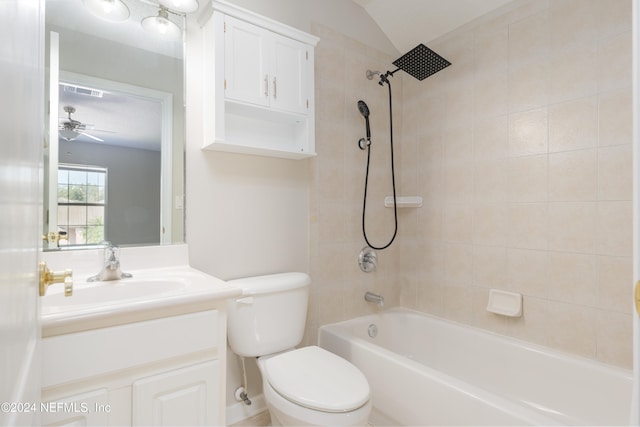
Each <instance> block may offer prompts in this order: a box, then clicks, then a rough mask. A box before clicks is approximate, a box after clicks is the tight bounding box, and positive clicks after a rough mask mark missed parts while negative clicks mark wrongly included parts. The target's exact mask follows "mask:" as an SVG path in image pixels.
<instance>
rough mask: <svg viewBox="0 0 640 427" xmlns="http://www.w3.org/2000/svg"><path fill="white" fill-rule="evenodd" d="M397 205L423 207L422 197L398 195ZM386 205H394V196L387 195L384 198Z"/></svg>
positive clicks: (390, 206)
mask: <svg viewBox="0 0 640 427" xmlns="http://www.w3.org/2000/svg"><path fill="white" fill-rule="evenodd" d="M396 205H397V206H398V208H421V207H422V197H421V196H396ZM384 206H385V207H386V208H392V207H393V196H387V197H385V198H384Z"/></svg>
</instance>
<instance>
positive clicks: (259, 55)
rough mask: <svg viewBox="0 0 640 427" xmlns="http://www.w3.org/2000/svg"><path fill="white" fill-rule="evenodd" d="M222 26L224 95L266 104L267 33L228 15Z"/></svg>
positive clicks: (267, 70)
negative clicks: (223, 40)
mask: <svg viewBox="0 0 640 427" xmlns="http://www.w3.org/2000/svg"><path fill="white" fill-rule="evenodd" d="M224 27H225V28H224V34H225V36H224V37H225V43H224V59H225V69H224V75H225V97H226V98H227V99H234V100H237V101H244V102H249V103H252V104H257V105H264V106H267V105H269V67H268V59H267V54H268V47H267V45H268V42H269V40H268V39H269V32H268V31H266V30H264V29H262V28H260V27H257V26H255V25H252V24H248V23H246V22H244V21H240V20H237V19H235V18H232V17H230V16H226V17H225V23H224Z"/></svg>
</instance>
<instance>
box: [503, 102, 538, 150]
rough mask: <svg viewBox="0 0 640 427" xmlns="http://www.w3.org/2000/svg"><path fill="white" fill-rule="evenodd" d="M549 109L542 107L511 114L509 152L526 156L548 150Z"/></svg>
mask: <svg viewBox="0 0 640 427" xmlns="http://www.w3.org/2000/svg"><path fill="white" fill-rule="evenodd" d="M547 135H548V132H547V109H546V108H540V109H535V110H531V111H525V112H522V113H514V114H511V115H510V116H509V154H510V155H512V156H525V155H529V154H542V153H546V152H547V147H548V138H547Z"/></svg>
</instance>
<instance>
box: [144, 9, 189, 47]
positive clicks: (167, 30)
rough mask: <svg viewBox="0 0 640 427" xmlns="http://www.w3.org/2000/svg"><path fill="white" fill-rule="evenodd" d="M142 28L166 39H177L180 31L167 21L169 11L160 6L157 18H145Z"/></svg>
mask: <svg viewBox="0 0 640 427" xmlns="http://www.w3.org/2000/svg"><path fill="white" fill-rule="evenodd" d="M142 28H144V29H145V31H148V32H150V33H153V34H155V35H156V36H159V37H162V38H167V39H179V38H180V37H181V36H182V31H181V30H180V27H178V26H177V25H176V24H175V23H174V22H172V21H171V20H170V19H169V10H168V9H167V8H166V7H164V6H162V5H161V6H160V9H159V10H158V15H157V16H147V17H146V18H144V19H143V20H142Z"/></svg>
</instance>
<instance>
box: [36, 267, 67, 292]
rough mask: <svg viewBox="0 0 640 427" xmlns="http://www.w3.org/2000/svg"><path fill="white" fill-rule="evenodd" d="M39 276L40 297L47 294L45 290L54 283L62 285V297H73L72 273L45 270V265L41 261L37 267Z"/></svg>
mask: <svg viewBox="0 0 640 427" xmlns="http://www.w3.org/2000/svg"><path fill="white" fill-rule="evenodd" d="M38 273H39V276H40V296H41V297H43V296H44V295H45V294H46V293H47V288H48V287H49V286H51V285H53V284H54V283H64V296H66V297H69V296H71V295H73V271H71V270H70V269H67V270H63V271H51V270H49V269H48V268H47V263H46V262H44V261H42V262H41V263H40V265H39V267H38Z"/></svg>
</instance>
